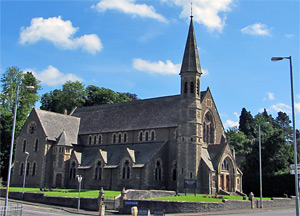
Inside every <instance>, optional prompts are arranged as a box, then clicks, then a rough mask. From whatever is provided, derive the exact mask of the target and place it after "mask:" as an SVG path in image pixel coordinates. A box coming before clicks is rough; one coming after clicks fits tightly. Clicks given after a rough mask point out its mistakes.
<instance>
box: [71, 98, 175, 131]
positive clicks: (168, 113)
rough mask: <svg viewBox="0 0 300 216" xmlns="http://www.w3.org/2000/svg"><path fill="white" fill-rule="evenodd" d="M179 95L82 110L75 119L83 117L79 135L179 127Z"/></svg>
mask: <svg viewBox="0 0 300 216" xmlns="http://www.w3.org/2000/svg"><path fill="white" fill-rule="evenodd" d="M179 106H180V95H175V96H168V97H160V98H153V99H146V100H136V101H131V102H126V103H118V104H107V105H99V106H91V107H82V108H78V109H77V110H75V112H74V113H73V116H76V117H79V118H81V120H80V128H79V134H93V133H104V132H114V131H116V132H117V131H128V130H139V129H152V128H164V127H176V126H177V125H178V119H179V109H180V107H179Z"/></svg>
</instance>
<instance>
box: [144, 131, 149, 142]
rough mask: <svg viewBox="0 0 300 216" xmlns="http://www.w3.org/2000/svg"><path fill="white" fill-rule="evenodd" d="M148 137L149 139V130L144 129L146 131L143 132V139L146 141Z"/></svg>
mask: <svg viewBox="0 0 300 216" xmlns="http://www.w3.org/2000/svg"><path fill="white" fill-rule="evenodd" d="M148 139H149V132H148V131H146V132H145V140H146V141H148Z"/></svg>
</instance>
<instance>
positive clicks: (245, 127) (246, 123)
mask: <svg viewBox="0 0 300 216" xmlns="http://www.w3.org/2000/svg"><path fill="white" fill-rule="evenodd" d="M239 123H240V124H239V125H240V126H239V130H240V131H242V132H243V133H244V134H245V135H246V136H247V137H248V138H249V139H252V138H253V124H254V119H253V116H252V115H251V113H250V112H248V111H247V110H246V108H243V109H242V112H241V115H240V122H239Z"/></svg>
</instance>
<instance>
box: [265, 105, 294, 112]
mask: <svg viewBox="0 0 300 216" xmlns="http://www.w3.org/2000/svg"><path fill="white" fill-rule="evenodd" d="M267 110H268V111H270V112H272V111H275V112H276V113H277V112H279V111H281V112H285V113H287V114H291V113H292V108H291V107H290V106H289V105H287V104H284V103H277V104H274V105H272V106H270V107H269V109H267Z"/></svg>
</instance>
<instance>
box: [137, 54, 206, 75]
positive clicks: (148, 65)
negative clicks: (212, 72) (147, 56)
mask: <svg viewBox="0 0 300 216" xmlns="http://www.w3.org/2000/svg"><path fill="white" fill-rule="evenodd" d="M133 68H134V69H136V70H138V71H145V72H149V73H157V74H163V75H166V74H176V75H178V74H179V73H180V68H181V64H174V63H173V62H171V61H170V60H166V62H163V61H157V62H151V61H148V60H144V59H141V58H135V59H133ZM201 71H202V76H207V75H208V74H209V72H208V70H206V69H203V68H201Z"/></svg>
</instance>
